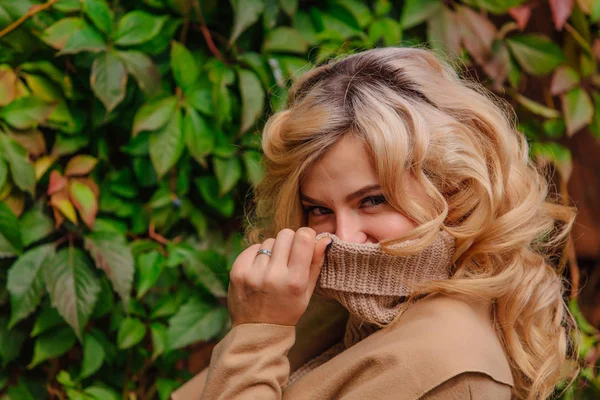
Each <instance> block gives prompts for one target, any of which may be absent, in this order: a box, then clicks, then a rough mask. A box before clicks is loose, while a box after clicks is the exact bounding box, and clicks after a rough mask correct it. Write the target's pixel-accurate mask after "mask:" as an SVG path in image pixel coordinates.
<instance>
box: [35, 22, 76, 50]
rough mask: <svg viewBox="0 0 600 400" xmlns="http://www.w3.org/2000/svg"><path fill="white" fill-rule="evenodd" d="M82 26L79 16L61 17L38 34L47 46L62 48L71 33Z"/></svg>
mask: <svg viewBox="0 0 600 400" xmlns="http://www.w3.org/2000/svg"><path fill="white" fill-rule="evenodd" d="M83 26H84V21H83V20H82V19H81V18H76V17H67V18H62V19H59V20H58V21H56V22H55V23H54V24H52V25H50V26H49V27H48V28H46V29H45V30H44V31H43V32H42V34H41V35H40V39H42V40H43V41H44V43H46V44H47V45H48V46H51V47H54V48H55V49H58V50H62V48H63V47H64V46H65V44H66V43H67V41H68V40H69V38H70V37H71V35H73V34H74V33H75V32H77V31H79V30H81V28H83Z"/></svg>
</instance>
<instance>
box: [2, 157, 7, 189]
mask: <svg viewBox="0 0 600 400" xmlns="http://www.w3.org/2000/svg"><path fill="white" fill-rule="evenodd" d="M7 179H8V165H7V164H6V161H4V159H2V158H0V193H2V189H3V188H4V185H5V184H6V181H7Z"/></svg>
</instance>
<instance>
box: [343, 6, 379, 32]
mask: <svg viewBox="0 0 600 400" xmlns="http://www.w3.org/2000/svg"><path fill="white" fill-rule="evenodd" d="M338 4H339V5H340V6H342V7H344V8H345V9H346V10H348V11H349V12H350V14H352V16H353V17H354V19H355V20H356V22H357V23H358V26H359V27H360V28H361V29H365V28H366V27H367V26H368V25H369V24H370V23H371V21H372V20H373V15H372V14H371V10H370V9H369V6H368V4H365V3H364V2H362V1H360V0H344V1H343V2H339V3H338Z"/></svg>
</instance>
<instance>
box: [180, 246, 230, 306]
mask: <svg viewBox="0 0 600 400" xmlns="http://www.w3.org/2000/svg"><path fill="white" fill-rule="evenodd" d="M175 251H176V252H177V253H178V254H179V255H180V256H181V257H182V258H183V263H184V265H185V267H186V268H185V271H186V274H188V275H190V277H192V278H193V279H194V280H195V281H196V282H198V283H199V284H201V285H202V286H204V287H205V288H206V289H207V290H208V291H209V292H210V293H211V294H212V295H213V296H215V297H227V290H226V288H225V287H224V285H223V282H221V280H219V278H218V277H217V276H216V275H215V273H214V272H213V270H212V269H211V268H210V266H209V265H212V266H213V267H214V266H215V264H216V263H215V262H214V257H213V258H211V256H212V255H213V253H211V252H210V251H203V252H201V251H198V250H196V249H194V248H193V247H191V246H189V245H185V244H180V245H178V246H177V247H176V249H175ZM169 255H170V254H169Z"/></svg>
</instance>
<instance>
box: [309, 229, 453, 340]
mask: <svg viewBox="0 0 600 400" xmlns="http://www.w3.org/2000/svg"><path fill="white" fill-rule="evenodd" d="M323 237H330V238H331V239H332V243H331V244H330V245H329V248H328V250H327V253H326V256H325V262H324V264H323V268H322V270H321V273H320V275H319V280H318V281H317V285H316V287H315V293H316V294H317V295H321V296H324V297H327V298H332V299H335V300H337V301H339V302H340V303H341V304H342V305H343V306H344V307H345V308H346V309H348V311H349V313H350V316H349V319H348V323H347V329H346V335H345V336H344V344H345V345H346V346H345V347H346V348H347V347H350V346H352V345H353V344H355V343H356V342H358V341H360V340H362V339H363V338H364V337H366V336H368V335H370V334H371V333H373V332H374V331H376V330H378V329H379V328H381V327H383V326H385V325H387V324H389V323H390V322H391V321H392V320H393V319H394V317H395V316H396V315H397V314H398V311H399V309H400V307H401V305H402V303H403V301H404V300H405V299H406V297H407V296H408V295H410V294H411V293H412V288H413V287H414V286H415V285H416V284H419V283H423V282H428V281H433V280H439V279H448V277H449V276H450V267H451V263H452V256H453V254H454V250H455V241H454V238H453V237H452V236H451V235H450V234H449V233H447V232H446V231H440V233H439V234H438V235H437V237H436V238H435V240H434V241H433V242H432V243H431V244H430V245H429V246H428V247H426V248H425V249H423V250H422V251H420V252H419V253H417V254H413V255H408V256H395V255H391V254H388V253H385V252H384V251H383V250H382V249H381V247H380V245H379V244H378V243H377V244H373V243H365V244H356V243H348V242H345V241H342V240H341V239H340V238H338V237H337V236H336V235H334V234H331V233H321V234H320V235H318V236H317V240H319V239H321V238H323ZM411 242H413V241H411V240H407V241H404V242H402V243H398V244H396V245H394V246H393V247H396V248H401V247H405V246H407V245H409V244H410V243H411Z"/></svg>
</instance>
